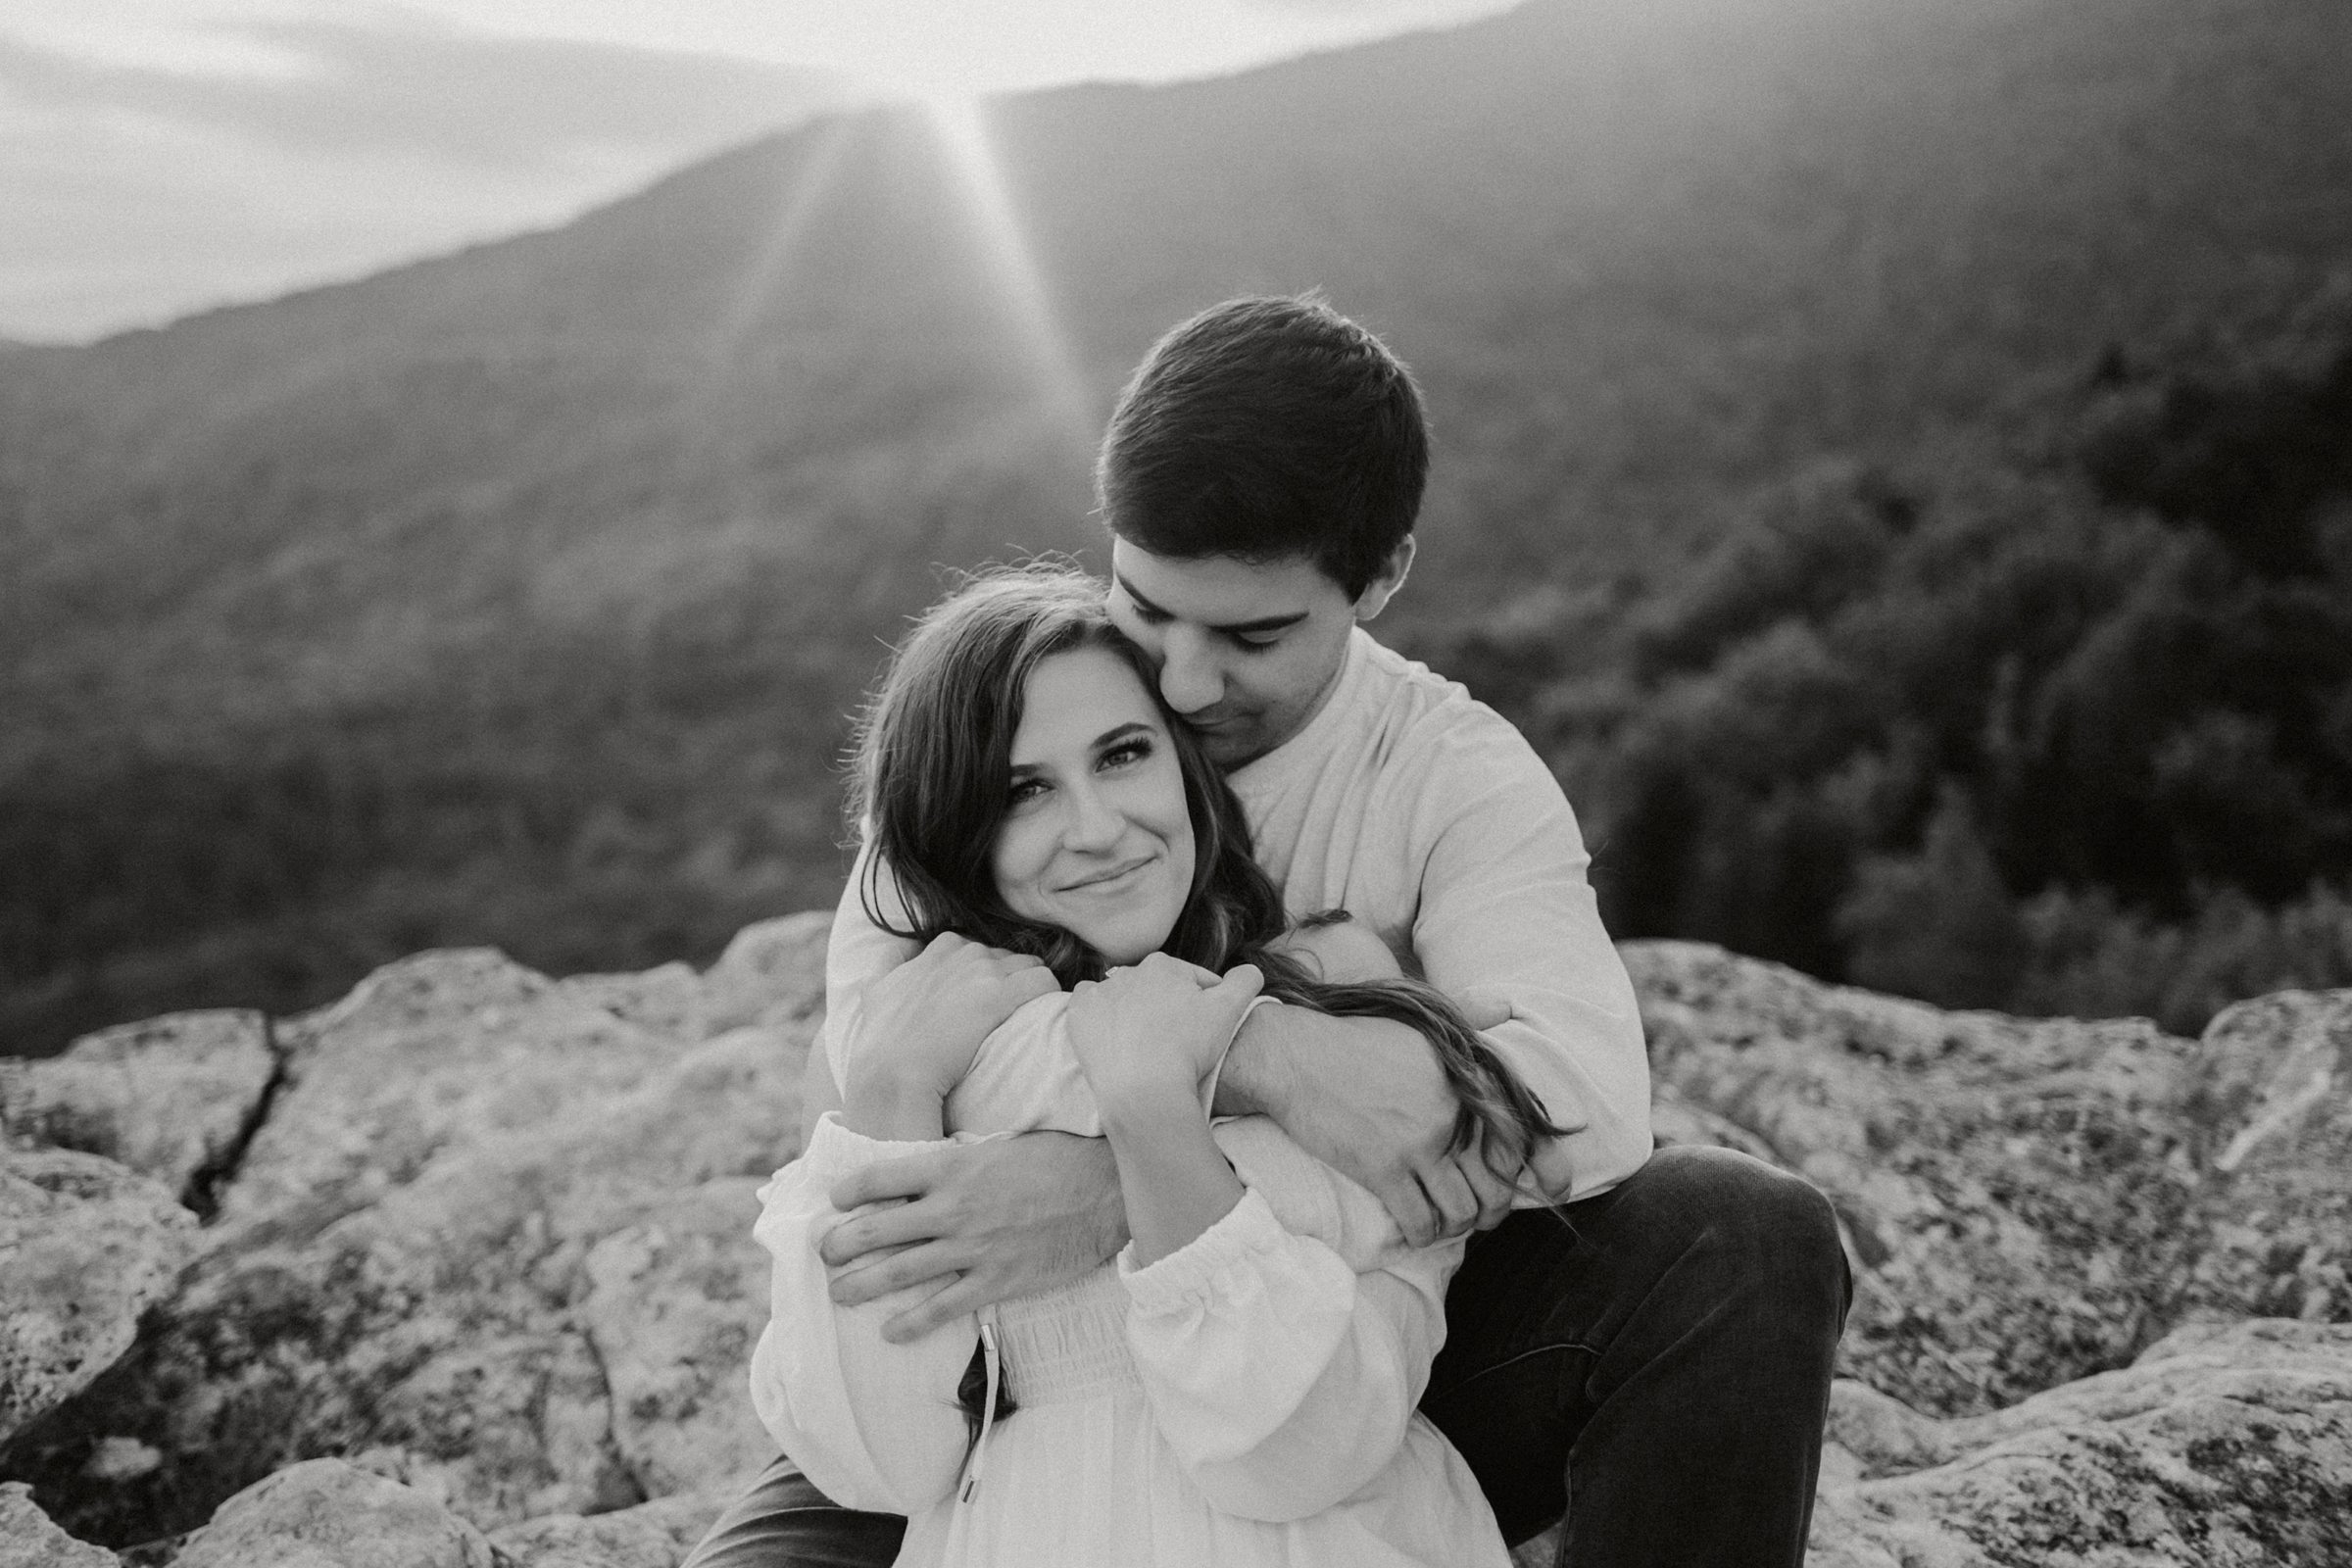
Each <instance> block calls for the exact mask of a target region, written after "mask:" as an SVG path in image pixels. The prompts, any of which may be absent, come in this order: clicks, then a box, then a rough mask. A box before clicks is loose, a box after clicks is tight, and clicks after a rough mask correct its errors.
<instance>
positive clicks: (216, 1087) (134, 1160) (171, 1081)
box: [0, 1010, 277, 1199]
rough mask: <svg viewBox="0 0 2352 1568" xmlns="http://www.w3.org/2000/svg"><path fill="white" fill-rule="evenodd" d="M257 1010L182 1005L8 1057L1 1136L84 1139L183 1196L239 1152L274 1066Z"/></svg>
mask: <svg viewBox="0 0 2352 1568" xmlns="http://www.w3.org/2000/svg"><path fill="white" fill-rule="evenodd" d="M276 1065H277V1058H276V1054H275V1053H274V1052H272V1051H271V1050H270V1026H269V1022H268V1020H267V1019H265V1018H264V1017H263V1016H262V1015H261V1014H260V1013H258V1012H249V1011H241V1010H221V1011H213V1012H175V1013H172V1014H169V1015H167V1016H165V1017H162V1018H150V1019H148V1020H147V1021H145V1022H144V1023H126V1024H123V1025H121V1026H120V1027H118V1028H114V1029H108V1030H105V1031H103V1032H102V1033H99V1034H95V1035H91V1036H89V1037H88V1038H87V1039H84V1040H78V1041H76V1042H74V1044H73V1047H72V1048H71V1049H70V1050H68V1051H66V1052H65V1053H64V1054H61V1055H57V1056H51V1057H48V1058H45V1059H38V1060H32V1061H20V1060H14V1059H0V1143H5V1144H6V1145H7V1146H9V1147H11V1148H17V1149H29V1148H50V1149H76V1150H80V1151H82V1152H85V1153H91V1154H103V1155H105V1156H106V1157H107V1158H109V1159H112V1160H115V1161H118V1162H119V1163H121V1164H124V1165H127V1166H129V1167H130V1168H131V1169H132V1170H135V1171H137V1172H139V1173H140V1174H141V1175H144V1176H150V1177H153V1178H154V1179H155V1180H156V1181H159V1182H161V1183H162V1184H163V1185H164V1186H165V1187H167V1188H169V1189H171V1190H172V1192H173V1193H174V1194H176V1195H179V1196H180V1197H182V1198H183V1199H185V1198H200V1197H205V1196H209V1195H204V1194H201V1193H200V1192H199V1191H198V1190H197V1189H198V1184H199V1181H200V1178H202V1177H204V1176H207V1175H209V1174H211V1173H214V1172H216V1171H219V1170H221V1168H223V1167H225V1166H226V1165H227V1164H228V1163H229V1162H230V1161H232V1160H233V1159H234V1158H235V1156H236V1155H237V1153H238V1152H239V1151H240V1149H241V1147H242V1145H243V1142H244V1140H245V1138H246V1136H247V1135H248V1134H249V1132H250V1131H251V1129H252V1127H253V1124H254V1121H255V1118H256V1117H257V1115H258V1114H259V1112H260V1111H261V1108H262V1103H263V1100H264V1098H265V1097H266V1096H267V1094H268V1093H269V1090H270V1080H271V1077H272V1075H273V1074H274V1072H275V1070H276Z"/></svg>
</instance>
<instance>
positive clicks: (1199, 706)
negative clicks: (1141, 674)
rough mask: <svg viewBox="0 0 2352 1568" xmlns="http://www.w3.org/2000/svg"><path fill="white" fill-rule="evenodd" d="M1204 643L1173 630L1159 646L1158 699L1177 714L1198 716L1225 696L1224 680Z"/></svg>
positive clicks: (1193, 635) (1187, 632)
mask: <svg viewBox="0 0 2352 1568" xmlns="http://www.w3.org/2000/svg"><path fill="white" fill-rule="evenodd" d="M1210 653H1211V651H1210V649H1209V647H1208V645H1207V642H1206V640H1205V639H1203V638H1201V637H1200V636H1198V635H1197V634H1194V633H1192V632H1189V631H1184V630H1181V629H1179V630H1174V631H1171V632H1169V634H1168V635H1167V637H1166V638H1165V639H1163V640H1162V641H1161V643H1160V664H1159V695H1160V696H1161V697H1162V698H1163V699H1165V700H1166V702H1167V705H1168V706H1169V707H1170V708H1172V709H1174V710H1175V711H1177V712H1179V713H1198V712H1200V711H1202V710H1203V709H1208V708H1213V707H1215V706H1216V703H1217V699H1219V698H1221V697H1223V696H1224V695H1225V676H1224V673H1223V671H1221V670H1219V669H1218V668H1217V666H1216V662H1215V661H1214V660H1213V659H1212V658H1211V657H1210Z"/></svg>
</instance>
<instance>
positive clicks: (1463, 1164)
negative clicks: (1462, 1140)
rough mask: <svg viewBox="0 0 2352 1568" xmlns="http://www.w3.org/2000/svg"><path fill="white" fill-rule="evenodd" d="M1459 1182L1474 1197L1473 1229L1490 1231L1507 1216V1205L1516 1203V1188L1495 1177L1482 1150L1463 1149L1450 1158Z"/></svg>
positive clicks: (1507, 1181) (1508, 1212)
mask: <svg viewBox="0 0 2352 1568" xmlns="http://www.w3.org/2000/svg"><path fill="white" fill-rule="evenodd" d="M1454 1164H1455V1165H1457V1166H1459V1167H1460V1169H1461V1173H1462V1178H1463V1180H1465V1181H1467V1182H1468V1183H1469V1184H1470V1190H1471V1192H1472V1193H1474V1194H1476V1195H1477V1198H1478V1219H1477V1222H1476V1223H1477V1227H1478V1229H1480V1230H1482V1231H1491V1230H1493V1229H1494V1228H1495V1226H1497V1225H1499V1224H1501V1223H1502V1222H1503V1221H1504V1220H1505V1219H1507V1218H1508V1217H1509V1216H1510V1212H1511V1205H1512V1204H1513V1203H1514V1202H1516V1201H1518V1198H1519V1189H1518V1187H1517V1185H1516V1184H1514V1183H1513V1182H1511V1181H1510V1180H1508V1179H1506V1178H1504V1177H1502V1176H1499V1175H1496V1174H1495V1170H1494V1168H1493V1167H1492V1166H1490V1165H1489V1164H1488V1163H1487V1159H1486V1152H1485V1150H1484V1147H1483V1146H1482V1147H1480V1148H1477V1149H1466V1150H1464V1151H1463V1152H1461V1153H1459V1154H1457V1155H1455V1156H1454Z"/></svg>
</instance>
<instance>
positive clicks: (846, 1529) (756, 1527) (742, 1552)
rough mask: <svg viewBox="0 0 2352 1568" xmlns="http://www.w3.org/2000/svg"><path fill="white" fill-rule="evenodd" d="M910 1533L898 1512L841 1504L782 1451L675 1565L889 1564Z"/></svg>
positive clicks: (858, 1567)
mask: <svg viewBox="0 0 2352 1568" xmlns="http://www.w3.org/2000/svg"><path fill="white" fill-rule="evenodd" d="M906 1534H907V1521H906V1520H904V1519H902V1518H900V1517H899V1516H898V1515H897V1514H889V1513H859V1512H858V1511H857V1510H856V1509H854V1508H842V1507H836V1506H835V1505H834V1504H833V1503H831V1502H830V1501H828V1500H826V1497H825V1495H824V1494H823V1493H821V1492H819V1491H817V1490H816V1488H815V1487H814V1486H813V1485H811V1484H810V1483H809V1478H808V1477H807V1476H805V1475H803V1474H801V1472H800V1470H799V1468H798V1467H797V1466H795V1465H794V1464H793V1462H792V1461H791V1460H790V1459H784V1458H779V1459H777V1460H776V1462H775V1463H773V1464H771V1465H769V1466H768V1467H767V1468H766V1469H765V1470H762V1471H761V1472H760V1479H759V1480H758V1481H756V1482H754V1483H752V1490H751V1491H749V1492H747V1493H745V1494H744V1495H742V1496H740V1497H738V1498H736V1499H735V1501H734V1502H733V1503H732V1504H731V1505H729V1507H728V1508H727V1511H726V1512H725V1513H722V1514H720V1515H719V1516H718V1520H717V1522H716V1523H714V1524H712V1525H711V1531H710V1534H708V1535H706V1536H704V1537H703V1540H702V1544H700V1545H698V1546H696V1547H695V1548H694V1550H692V1551H690V1552H688V1553H687V1554H686V1560H685V1561H684V1562H683V1563H680V1564H679V1565H678V1568H890V1561H891V1559H892V1558H894V1557H896V1556H897V1555H898V1554H899V1541H900V1539H901V1538H902V1537H904V1536H905V1535H906Z"/></svg>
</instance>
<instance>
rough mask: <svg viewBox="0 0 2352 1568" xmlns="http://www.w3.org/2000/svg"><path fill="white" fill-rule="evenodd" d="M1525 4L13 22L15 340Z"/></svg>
mask: <svg viewBox="0 0 2352 1568" xmlns="http://www.w3.org/2000/svg"><path fill="white" fill-rule="evenodd" d="M1508 3H1509V0H400V3H398V4H380V3H373V0H0V337H4V338H15V339H21V340H27V341H42V342H77V341H86V340H88V339H90V338H93V337H96V336H100V335H103V334H105V333H108V332H113V331H119V330H122V329H124V328H127V327H134V326H146V325H155V324H159V323H161V322H164V321H167V320H170V319H175V318H177V317H180V316H184V315H187V314H189V313H191V312H194V311H197V310H202V309H205V308H207V307H210V306H215V305H221V304H227V303H234V302H237V301H243V300H252V299H266V298H270V297H272V296H274V295H277V294H281V293H284V292H286V291H287V290H289V289H292V288H296V287H301V286H306V285H310V284H315V283H319V282H327V281H333V280H337V279H341V278H348V277H355V276H360V275H364V274H365V273H368V272H370V271H374V270H379V269H381V268H383V267H387V266H391V265H394V264H397V263H399V262H403V261H408V260H412V259H414V258H416V257H418V256H425V255H432V254H437V253H439V252H443V251H447V250H450V249H453V248H456V247H457V246H460V245H463V244H466V243H470V242H472V241H476V240H483V239H495V238H500V237H504V236H506V235H509V234H514V233H518V232H521V231H523V230H526V229H531V228H541V227H547V226H549V225H552V224H555V223H560V222H562V221H565V220H567V219H569V218H571V217H573V216H576V215H577V214H578V213H580V212H582V211H584V210H585V209H587V208H589V207H592V206H595V205H597V204H599V203H601V202H604V201H609V200H611V199H613V198H614V197H616V196H620V195H623V194H625V193H627V192H628V191H630V190H633V189H636V188H637V187H639V186H641V185H643V184H645V183H646V182H647V181H649V180H651V179H653V178H655V177H656V176H658V175H660V174H662V173H664V172H668V171H669V170H671V169H674V168H676V167H678V166H680V165H682V164H685V163H688V162H691V161H693V160H694V159H696V158H698V157H701V156H704V155H706V154H709V153H711V152H715V151H717V150H718V149H720V148H723V147H727V146H731V145H733V144H735V143H738V142H742V141H745V140H748V139H750V138H751V137H753V136H756V135H759V134H760V133H761V132H763V131H766V130H769V129H772V128H774V127H776V126H777V125H779V124H786V123H792V122H794V121H796V120H799V119H801V118H804V117H805V116H807V115H809V114H810V113H814V112H818V111H821V110H822V109H823V108H824V107H826V106H827V105H830V104H836V103H841V102H846V101H849V100H850V99H852V98H854V97H856V96H859V95H866V94H872V93H876V92H892V93H905V92H910V91H911V92H921V93H931V94H989V93H1001V92H1008V91H1017V90H1021V89H1025V88H1034V87H1043V86H1053V85H1057V84H1060V83H1065V82H1071V81H1080V80H1125V81H1138V80H1141V81H1157V80H1170V79H1176V78H1181V77H1189V76H1204V75H1216V74H1221V73H1229V72H1234V71H1240V70H1245V69H1248V68H1250V67H1251V66H1255V65H1260V64H1264V63H1266V62H1269V61H1272V60H1277V59H1282V58H1285V57H1288V56H1291V55H1296V54H1299V53H1302V52H1304V51H1307V50H1311V49H1317V48H1329V47H1336V46H1339V45H1343V44H1347V43H1350V42H1356V41H1361V40H1364V39H1368V38H1373V37H1379V36H1384V35H1387V34H1390V33H1395V32H1400V31H1405V30H1408V29H1411V28H1416V27H1427V26H1435V25H1446V24H1449V23H1452V22H1458V21H1462V20H1466V19H1468V18H1470V17H1473V16H1478V15H1484V14H1488V13H1492V12H1494V11H1496V10H1500V9H1504V8H1505V7H1506V6H1507V4H1508Z"/></svg>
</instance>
